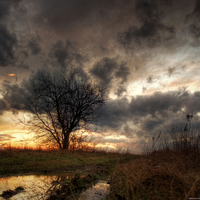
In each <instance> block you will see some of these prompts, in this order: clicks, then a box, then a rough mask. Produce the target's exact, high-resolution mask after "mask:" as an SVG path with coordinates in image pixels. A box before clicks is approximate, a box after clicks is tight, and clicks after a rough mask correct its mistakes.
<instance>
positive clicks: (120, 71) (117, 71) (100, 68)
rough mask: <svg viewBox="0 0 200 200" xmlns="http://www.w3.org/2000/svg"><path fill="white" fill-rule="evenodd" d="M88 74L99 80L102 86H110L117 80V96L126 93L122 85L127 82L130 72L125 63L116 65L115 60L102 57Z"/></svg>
mask: <svg viewBox="0 0 200 200" xmlns="http://www.w3.org/2000/svg"><path fill="white" fill-rule="evenodd" d="M89 72H90V73H91V74H92V75H93V76H94V77H95V78H97V79H98V80H99V83H100V85H102V86H106V87H108V86H110V84H111V82H112V80H113V79H114V78H116V79H117V80H119V81H120V84H119V85H118V87H117V89H116V90H117V92H116V94H119V96H120V94H122V93H123V92H124V91H126V89H125V86H124V85H123V84H124V83H125V82H127V78H128V75H129V74H130V70H129V68H128V67H127V64H126V63H125V62H121V63H118V62H117V59H115V58H108V57H104V58H103V59H102V60H100V61H98V62H96V63H95V64H94V66H93V67H92V68H91V69H90V71H89Z"/></svg>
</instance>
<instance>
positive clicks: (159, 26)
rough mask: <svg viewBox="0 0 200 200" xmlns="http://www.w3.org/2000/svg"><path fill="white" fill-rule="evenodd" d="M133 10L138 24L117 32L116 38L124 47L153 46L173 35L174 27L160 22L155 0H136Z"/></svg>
mask: <svg viewBox="0 0 200 200" xmlns="http://www.w3.org/2000/svg"><path fill="white" fill-rule="evenodd" d="M135 12H136V15H137V19H138V21H139V22H140V26H135V25H131V26H130V27H129V28H128V29H127V30H126V31H124V32H119V34H118V39H117V40H118V41H119V42H120V43H121V44H122V45H123V46H124V47H131V46H132V47H135V46H144V45H145V46H146V45H147V46H148V47H155V46H156V45H160V44H161V42H162V41H166V40H169V39H171V38H172V37H173V36H174V34H175V30H174V27H173V26H170V25H165V24H164V23H162V22H161V17H162V16H161V14H160V13H161V12H160V10H159V5H158V2H157V1H155V0H151V1H147V0H140V1H137V2H136V5H135Z"/></svg>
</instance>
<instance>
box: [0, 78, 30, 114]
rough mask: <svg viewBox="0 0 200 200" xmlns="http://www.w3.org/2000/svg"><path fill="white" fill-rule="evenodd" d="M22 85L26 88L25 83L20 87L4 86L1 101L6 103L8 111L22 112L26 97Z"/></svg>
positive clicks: (25, 91) (16, 85)
mask: <svg viewBox="0 0 200 200" xmlns="http://www.w3.org/2000/svg"><path fill="white" fill-rule="evenodd" d="M24 85H26V86H28V84H27V83H25V82H23V83H22V85H18V84H14V85H10V84H7V85H4V93H3V100H4V101H5V102H6V103H7V105H8V107H9V109H10V110H16V111H20V110H24V108H25V101H26V97H27V90H26V89H25V87H24Z"/></svg>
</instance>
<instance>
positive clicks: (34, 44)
mask: <svg viewBox="0 0 200 200" xmlns="http://www.w3.org/2000/svg"><path fill="white" fill-rule="evenodd" d="M28 47H29V48H30V50H31V54H32V55H37V54H39V53H40V52H41V47H40V44H39V42H38V41H37V40H36V39H34V38H33V39H31V40H30V41H29V42H28Z"/></svg>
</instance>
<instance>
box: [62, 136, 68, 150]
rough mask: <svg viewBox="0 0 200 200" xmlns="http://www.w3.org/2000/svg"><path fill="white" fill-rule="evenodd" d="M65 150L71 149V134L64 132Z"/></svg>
mask: <svg viewBox="0 0 200 200" xmlns="http://www.w3.org/2000/svg"><path fill="white" fill-rule="evenodd" d="M62 149H63V150H69V134H68V133H66V134H64V139H63V148H62Z"/></svg>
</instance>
